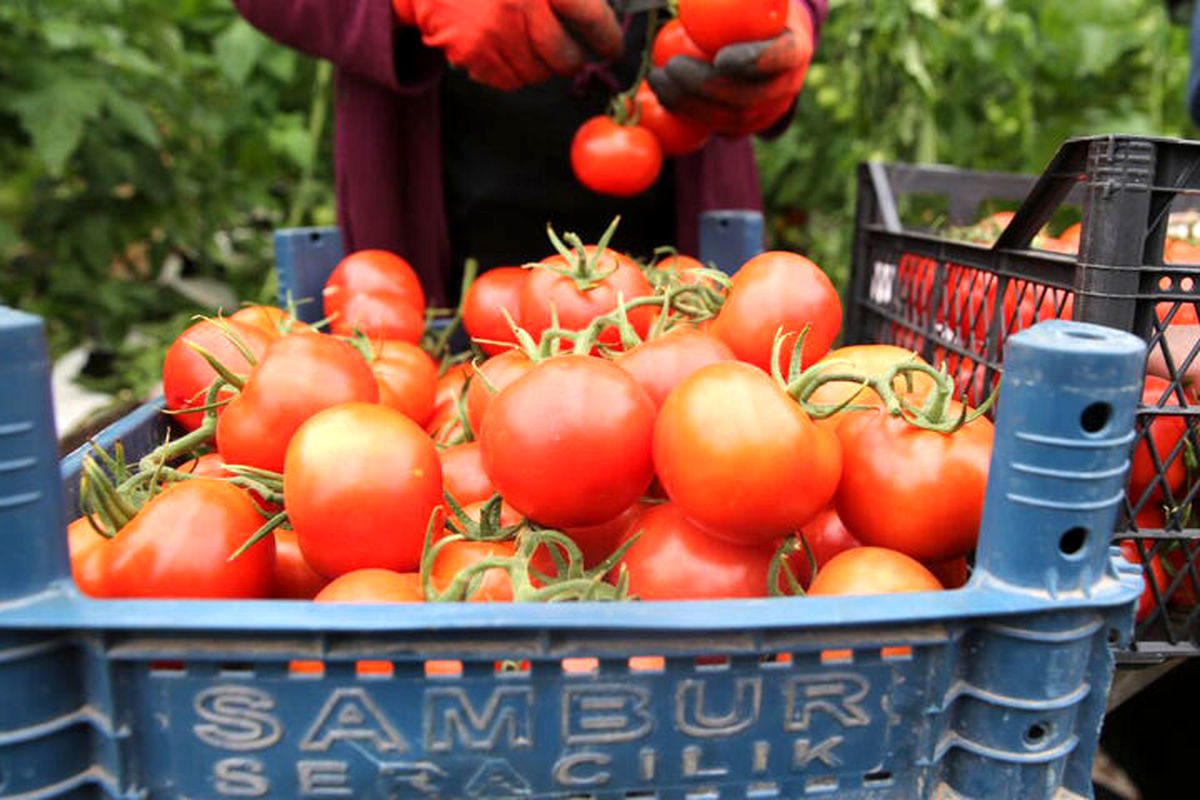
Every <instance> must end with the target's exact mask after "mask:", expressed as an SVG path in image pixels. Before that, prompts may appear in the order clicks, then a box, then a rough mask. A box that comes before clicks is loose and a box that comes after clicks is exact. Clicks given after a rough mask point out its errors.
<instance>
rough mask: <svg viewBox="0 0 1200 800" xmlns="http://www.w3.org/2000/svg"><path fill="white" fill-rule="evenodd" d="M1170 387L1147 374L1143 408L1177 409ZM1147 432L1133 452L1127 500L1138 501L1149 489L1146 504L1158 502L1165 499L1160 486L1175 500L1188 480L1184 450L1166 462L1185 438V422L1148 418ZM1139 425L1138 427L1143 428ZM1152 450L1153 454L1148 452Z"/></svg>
mask: <svg viewBox="0 0 1200 800" xmlns="http://www.w3.org/2000/svg"><path fill="white" fill-rule="evenodd" d="M1170 386H1171V384H1170V383H1169V382H1168V381H1165V380H1163V379H1162V378H1159V377H1158V376H1156V375H1147V376H1146V382H1145V384H1144V386H1143V388H1142V405H1145V406H1150V407H1157V406H1158V405H1159V403H1162V404H1163V407H1164V408H1171V407H1173V406H1174V407H1179V406H1178V403H1179V398H1178V396H1177V395H1175V393H1174V392H1171V393H1170V394H1169V395H1168V391H1169V390H1170ZM1149 420H1150V422H1149V432H1148V433H1147V434H1146V435H1145V436H1144V437H1143V438H1141V439H1139V440H1138V443H1137V445H1136V446H1135V447H1134V449H1133V458H1132V459H1131V461H1130V465H1129V499H1130V501H1131V502H1134V503H1136V502H1138V501H1140V500H1141V498H1142V496H1143V495H1144V494H1145V493H1146V490H1147V489H1149V490H1150V496H1149V502H1151V503H1160V502H1162V501H1163V500H1164V499H1165V497H1166V492H1165V490H1164V489H1163V483H1164V480H1165V483H1166V485H1167V487H1168V488H1169V489H1170V490H1171V494H1172V496H1173V497H1175V498H1176V499H1180V492H1181V491H1182V490H1183V486H1184V483H1185V482H1186V481H1187V465H1186V464H1185V463H1184V458H1183V451H1182V448H1181V449H1180V452H1179V453H1176V454H1175V456H1174V460H1172V461H1170V462H1168V460H1167V459H1169V458H1171V455H1172V452H1173V451H1174V450H1175V448H1176V447H1177V446H1179V443H1180V442H1181V441H1182V439H1183V437H1184V436H1186V435H1187V422H1186V421H1185V419H1184V417H1182V416H1177V415H1174V414H1162V415H1158V416H1152V417H1149ZM1142 424H1144V423H1140V424H1139V426H1138V427H1139V428H1140V427H1142ZM1151 448H1154V449H1153V452H1152V451H1151ZM1156 457H1157V463H1158V464H1160V465H1162V470H1161V472H1162V477H1161V478H1160V474H1159V473H1160V470H1158V469H1156V468H1155V463H1156Z"/></svg>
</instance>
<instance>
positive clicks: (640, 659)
mask: <svg viewBox="0 0 1200 800" xmlns="http://www.w3.org/2000/svg"><path fill="white" fill-rule="evenodd" d="M666 668H667V660H666V659H665V658H663V657H662V656H631V657H630V659H629V671H630V672H662V671H663V670H665V669H666Z"/></svg>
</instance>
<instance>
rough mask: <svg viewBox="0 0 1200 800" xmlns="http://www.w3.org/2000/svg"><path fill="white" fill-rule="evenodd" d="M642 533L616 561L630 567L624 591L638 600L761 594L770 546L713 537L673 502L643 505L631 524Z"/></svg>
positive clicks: (717, 597) (770, 551) (765, 584)
mask: <svg viewBox="0 0 1200 800" xmlns="http://www.w3.org/2000/svg"><path fill="white" fill-rule="evenodd" d="M637 531H641V534H642V535H641V536H640V537H639V538H638V540H637V541H636V542H634V544H633V546H632V547H630V548H629V550H628V551H627V552H626V553H625V556H624V557H623V558H622V559H621V563H622V564H624V565H625V567H626V568H628V570H629V591H630V593H631V594H633V595H635V596H636V597H639V598H641V599H642V600H718V599H723V598H729V597H766V596H767V573H768V571H769V569H770V564H771V557H772V556H773V555H774V553H775V549H774V547H773V546H771V545H770V544H765V543H760V544H756V545H742V544H735V543H733V542H727V541H724V540H722V539H717V538H714V537H713V536H710V535H709V534H707V533H705V532H704V531H703V530H701V529H700V528H699V527H698V526H697V525H696V524H695V523H693V522H691V521H690V520H688V518H687V517H685V516H684V514H683V512H682V511H681V510H680V509H679V508H678V507H677V506H675V505H674V504H672V503H666V504H664V505H659V506H654V507H652V508H650V509H647V510H646V511H644V512H643V513H642V514H641V516H639V517H638V518H637V519H636V520H634V522H633V524H632V525H631V526H630V529H629V535H632V534H633V533H635V532H637Z"/></svg>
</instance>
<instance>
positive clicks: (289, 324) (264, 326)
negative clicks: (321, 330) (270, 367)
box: [229, 306, 312, 339]
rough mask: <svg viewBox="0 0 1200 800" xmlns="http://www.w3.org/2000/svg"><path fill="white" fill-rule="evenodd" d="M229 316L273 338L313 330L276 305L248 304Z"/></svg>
mask: <svg viewBox="0 0 1200 800" xmlns="http://www.w3.org/2000/svg"><path fill="white" fill-rule="evenodd" d="M229 318H230V319H231V320H233V321H234V322H239V323H242V324H244V325H252V326H254V327H255V328H258V329H259V330H261V331H262V332H263V333H265V334H267V335H268V336H270V337H271V338H272V339H278V338H279V337H281V336H283V335H284V334H285V333H301V332H303V331H311V330H312V328H310V327H309V326H308V325H305V324H304V323H303V322H301V321H300V320H298V319H296V318H295V317H293V316H292V315H291V314H289V313H288V312H286V311H284V310H283V309H282V308H276V307H275V306H246V307H245V308H242V309H239V310H238V311H237V312H236V313H234V314H231V315H230V316H229Z"/></svg>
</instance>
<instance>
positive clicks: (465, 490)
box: [438, 442, 496, 505]
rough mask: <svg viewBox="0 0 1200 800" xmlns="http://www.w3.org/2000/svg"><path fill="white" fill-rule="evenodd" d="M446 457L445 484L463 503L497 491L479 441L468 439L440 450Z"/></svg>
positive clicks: (447, 489)
mask: <svg viewBox="0 0 1200 800" xmlns="http://www.w3.org/2000/svg"><path fill="white" fill-rule="evenodd" d="M438 458H440V459H441V460H442V487H443V488H444V489H445V491H446V493H447V494H449V495H450V496H451V497H453V498H454V500H455V502H457V503H458V504H459V505H466V504H467V503H475V502H478V501H481V500H487V499H489V498H491V496H492V495H494V494H495V493H496V487H494V486H493V485H492V479H491V478H489V477H488V476H487V472H486V471H485V470H484V468H483V453H482V452H481V451H480V449H479V442H465V443H463V444H456V445H454V446H453V447H447V448H446V449H445V450H442V451H441V452H440V453H438Z"/></svg>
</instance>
